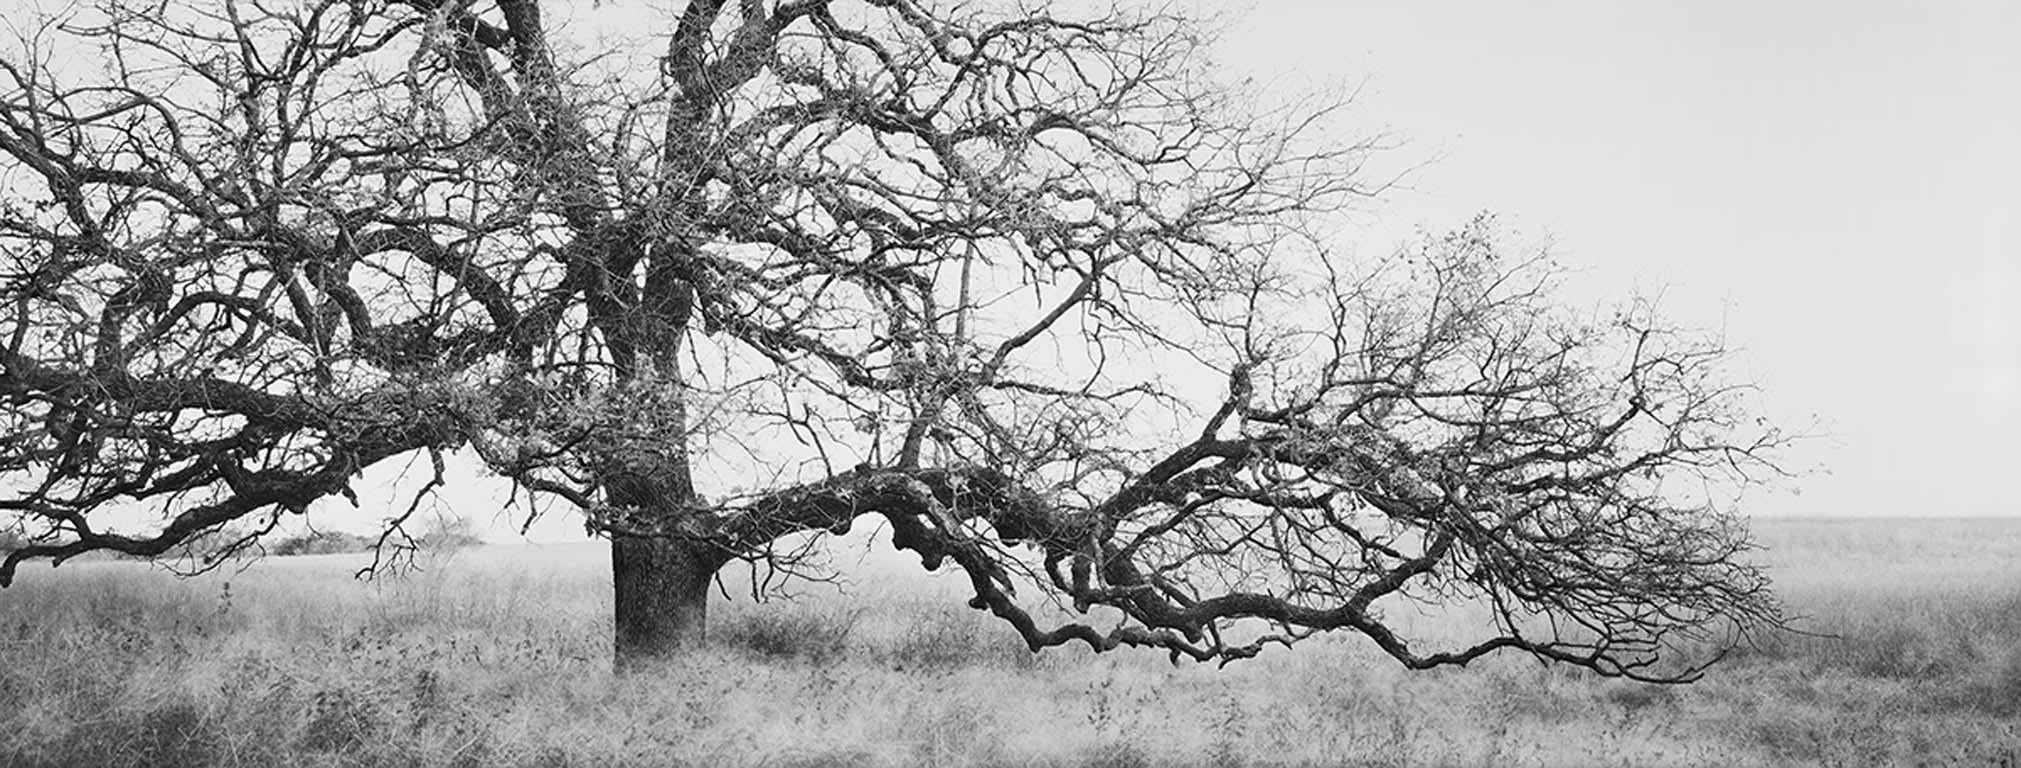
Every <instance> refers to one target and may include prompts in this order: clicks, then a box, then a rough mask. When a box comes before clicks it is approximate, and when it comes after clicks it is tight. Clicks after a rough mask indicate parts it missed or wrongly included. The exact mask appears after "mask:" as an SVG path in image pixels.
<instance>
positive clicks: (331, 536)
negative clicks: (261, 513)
mask: <svg viewBox="0 0 2021 768" xmlns="http://www.w3.org/2000/svg"><path fill="white" fill-rule="evenodd" d="M373 541H374V540H373V539H370V538H366V537H364V536H359V535H357V534H353V533H343V532H340V531H310V532H308V533H304V534H301V535H299V536H289V537H287V538H284V539H281V540H280V541H277V542H275V543H274V545H273V546H272V547H269V548H268V550H267V551H268V552H270V553H272V554H274V555H278V556H280V557H292V556H294V555H329V554H336V553H341V552H364V551H366V550H369V549H371V548H372V544H373Z"/></svg>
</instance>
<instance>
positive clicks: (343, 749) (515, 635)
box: [0, 523, 2021, 767]
mask: <svg viewBox="0 0 2021 768" xmlns="http://www.w3.org/2000/svg"><path fill="white" fill-rule="evenodd" d="M1956 526H1964V527H1963V528H1958V527H1956ZM1973 526H1978V527H1976V528H1974V527H1973ZM1762 530H1763V534H1764V538H1765V539H1766V540H1767V541H1768V543H1769V544H1770V545H1771V546H1773V547H1774V549H1773V550H1772V551H1771V552H1770V553H1768V555H1767V556H1768V557H1770V558H1771V562H1772V563H1774V564H1775V565H1776V566H1777V573H1778V574H1779V575H1780V577H1781V581H1782V582H1783V583H1784V584H1785V592H1786V594H1787V596H1788V598H1789V600H1790V602H1791V605H1792V608H1793V609H1795V610H1796V611H1798V612H1800V613H1803V614H1806V615H1807V616H1808V618H1807V619H1806V620H1805V623H1804V626H1805V627H1806V628H1808V629H1810V630H1812V631H1813V633H1814V634H1811V635H1785V636H1777V637H1773V638H1768V639H1766V640H1765V641H1764V642H1762V643H1760V644H1759V645H1757V646H1756V647H1754V648H1752V649H1750V650H1749V651H1748V652H1746V653H1743V654H1741V655H1740V656H1738V657H1737V658H1735V659H1733V660H1732V662H1731V663H1729V664H1727V665H1726V666H1723V667H1721V668H1718V669H1717V670H1715V672H1714V673H1713V674H1712V675H1711V676H1710V677H1708V678H1707V679H1706V680H1705V681H1703V682H1701V683H1699V684H1696V685H1692V686H1684V687H1651V686H1644V685H1638V684H1631V683H1624V682H1619V681H1609V680H1602V679H1598V678H1595V677H1593V676H1591V675H1587V674H1583V673H1577V672H1574V671H1568V670H1564V669H1560V668H1555V667H1543V666H1539V665H1537V664H1535V663H1534V662H1528V661H1524V660H1522V659H1517V658H1507V657H1503V658H1493V659H1489V660H1487V661H1484V662H1482V663H1477V664H1476V665H1475V666H1473V667H1471V668H1468V669H1464V670H1445V671H1439V672H1433V673H1417V674H1413V673H1408V672H1404V671H1401V670H1398V669H1396V668H1395V666H1394V665H1393V664H1391V663H1389V662H1386V661H1384V660H1383V659H1381V658H1379V657H1378V655H1377V654H1375V653H1372V652H1371V651H1370V649H1369V648H1368V647H1367V646H1366V645H1365V644H1361V643H1356V642H1354V641H1352V639H1351V638H1340V639H1339V640H1335V641H1327V642H1313V643H1309V644H1306V645H1302V646H1301V647H1300V648H1299V649H1298V650H1297V651H1295V652H1290V653H1267V654H1265V655H1264V656H1263V657H1260V658H1258V659H1255V660H1252V661H1250V662H1246V663H1242V664H1236V665H1232V666H1230V667H1229V668H1227V669H1225V670H1216V669H1214V668H1212V667H1207V666H1196V665H1184V666H1178V667H1174V666H1171V665H1169V664H1168V663H1166V661H1165V659H1164V658H1163V657H1162V656H1153V655H1128V654H1111V655H1105V656H1095V655H1092V654H1089V653H1087V652H1085V651H1081V650H1077V649H1071V648H1069V649H1063V650H1060V651H1055V652H1049V653H1048V654H1045V655H1042V656H1038V657H1034V656H1031V655H1030V654H1027V653H1025V652H1024V651H1023V649H1022V648H1021V647H1020V646H1019V645H1018V644H1017V643H1016V642H1015V641H1014V639H1013V638H1012V636H1011V634H1010V633H1009V632H1008V631H1007V630H1005V629H1004V628H1002V627H1000V626H998V625H996V624H995V623H993V622H992V621H991V620H990V619H989V618H988V617H986V616H983V615H980V614H978V613H976V612H974V611H970V610H967V609H965V608H963V607H962V606H961V602H960V600H959V599H957V598H954V597H950V594H951V592H952V590H951V588H950V587H949V586H947V585H946V584H945V583H944V582H941V581H936V580H932V579H923V578H914V577H906V576H901V575H898V574H873V575H872V576H870V577H865V578H863V579H861V580H860V581H859V582H858V583H857V584H856V585H855V587H854V588H853V589H852V593H851V594H847V595H837V594H834V593H831V592H824V591H820V590H808V591H806V593H805V594H803V595H802V596H801V597H799V598H798V599H795V600H791V601H775V602H772V603H767V604H763V605H754V604H752V603H751V602H750V601H748V600H743V599H733V600H725V601H721V602H720V603H719V605H718V607H717V608H716V609H715V611H714V614H715V615H714V616H713V621H714V623H713V626H712V629H711V638H712V640H711V644H710V646H709V647H707V648H704V649H701V650H699V651H697V652H696V653H693V654H691V655H689V656H687V657H684V658H681V659H678V660H675V661H672V662H669V663H667V664H666V665H665V666H664V668H662V669H658V670H654V671H653V672H651V673H649V674H644V675H637V676H632V677H628V678H617V677H614V676H612V675H611V674H610V672H609V669H610V658H609V639H608V638H609V636H610V626H609V619H608V616H609V597H608V594H607V582H606V581H605V579H606V578H607V577H606V576H605V575H604V573H603V571H602V569H603V567H604V560H603V559H602V554H601V551H600V550H598V549H596V548H594V547H589V546H584V547H574V548H561V549H559V550H558V551H559V553H560V554H559V555H557V554H555V552H556V551H557V550H555V549H552V548H550V549H548V550H535V549H530V548H523V547H501V548H491V549H488V550H479V551H472V552H467V553H464V554H462V555H459V556H458V557H457V558H455V559H453V560H449V561H439V562H427V563H424V564H423V565H424V568H425V570H424V571H422V572H420V573H416V574H410V575H408V576H406V577H403V578H398V579H386V580H380V581H377V582H359V581H355V580H352V579H351V578H349V573H350V572H351V571H352V570H353V569H355V567H356V565H357V563H356V562H355V561H354V560H355V559H354V558H346V557H344V556H325V557H309V558H290V559H287V560H273V561H266V562H263V563H261V564H259V565H257V566H255V567H254V568H252V569H250V570H247V571H245V572H243V573H235V574H216V575H212V576H206V577H202V578H196V579H189V580H177V579H174V578H171V577H169V576H167V575H166V574H163V573H159V572H157V571H155V570H154V569H150V568H149V567H147V566H145V565H143V564H138V563H91V564H80V565H74V566H65V567H64V568H63V569H61V570H58V571H56V572H53V573H49V572H36V573H29V574H24V577H23V578H22V579H21V581H20V582H19V583H18V584H17V586H16V587H14V588H12V589H10V590H7V591H6V592H0V765H7V766H97V765H159V766H267V765H304V766H381V765H383V766H416V765H420V766H438V765H439V766H574V765H584V766H590V765H595V766H603V765H615V766H662V765H694V766H717V765H721V766H757V765H787V766H817V765H820V766H827V765H845V766H848V765H857V766H914V765H920V766H924V765H933V766H942V765H948V766H1083V765H1095V766H1202V767H1207V766H1215V767H1222V766H1230V767H1242V766H1266V765H1269V766H1277V765H1284V766H1467V765H1480V766H1489V765H1495V766H1500V765H1532V766H1561V765H1607V766H1624V765H1625V766H1671V765H1705V766H1714V765H1717V766H1727V765H1759V766H1780V765H1916V764H1926V765H1964V764H1975V765H2002V764H2006V765H2014V764H2021V720H2017V718H2021V706H2017V702H2021V573H2017V572H2015V569H2014V568H2012V565H2011V564H2012V563H2014V562H2017V560H2015V559H2011V558H2012V556H2014V555H2016V554H2017V553H2015V552H2013V551H2011V550H2010V546H2012V545H2011V544H2010V542H2012V541H2015V539H2012V538H2010V537H2012V536H2014V535H2016V534H2021V526H2012V525H2009V524H2000V523H1969V524H1968V523H1959V524H1953V527H1942V526H1930V525H1927V524H1926V525H1919V526H1915V527H1913V528H1910V527H1906V526H1904V527H1895V526H1891V525H1889V524H1885V523H1866V524H1860V525H1851V524H1847V525H1846V526H1844V527H1832V525H1830V524H1824V523H1767V524H1765V525H1763V526H1762ZM873 570H874V569H873Z"/></svg>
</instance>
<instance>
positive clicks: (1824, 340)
mask: <svg viewBox="0 0 2021 768" xmlns="http://www.w3.org/2000/svg"><path fill="white" fill-rule="evenodd" d="M1228 14H1229V15H1228V20H1229V22H1230V25H1231V28H1230V31H1229V32H1228V33H1227V35H1226V37H1225V38H1224V39H1223V45H1224V49H1223V50H1224V56H1223V58H1224V60H1226V61H1227V62H1229V63H1230V64H1231V65H1233V66H1237V67H1243V68H1248V69H1252V70H1254V71H1255V72H1257V73H1259V74H1258V76H1259V81H1260V82H1262V83H1264V84H1265V85H1266V87H1276V86H1292V87H1305V86H1306V85H1310V84H1312V83H1315V82H1320V81H1324V80H1327V79H1341V78H1345V79H1348V80H1349V81H1350V82H1362V83H1365V85H1364V87H1363V96H1362V97H1361V99H1360V100H1359V102H1358V103H1359V104H1360V109H1359V110H1358V112H1359V114H1358V115H1357V118H1358V119H1360V120H1362V121H1365V122H1366V125H1367V126H1368V127H1370V128H1387V129H1390V130H1393V131H1395V132H1396V133H1398V134H1399V135H1401V136H1403V137H1405V138H1406V139H1408V145H1407V146H1406V148H1405V149H1404V150H1403V152H1404V153H1405V154H1406V155H1410V156H1412V157H1414V158H1420V159H1424V158H1436V159H1435V160H1434V162H1432V163H1431V164H1430V165H1429V166H1428V167H1427V168H1426V169H1425V170H1424V171H1422V172H1421V173H1420V174H1418V175H1417V176H1416V177H1415V179H1414V181H1413V186H1414V187H1415V190H1414V191H1410V192H1403V193H1398V194H1396V195H1393V196H1392V197H1391V198H1390V199H1389V201H1388V203H1387V204H1385V205H1384V206H1383V207H1381V208H1380V209H1378V210H1377V211H1376V219H1377V221H1376V226H1375V231H1374V233H1372V234H1371V238H1372V240H1371V241H1370V242H1367V243H1363V244H1362V247H1365V248H1375V247H1380V246H1384V245H1387V244H1389V243H1391V242H1394V240H1395V238H1397V237H1400V236H1401V235H1400V234H1398V233H1401V232H1404V231H1407V228H1408V227H1410V226H1412V225H1416V224H1420V223H1421V224H1424V225H1425V226H1428V227H1432V228H1443V227H1448V226H1451V225H1455V224H1457V223H1459V222H1461V221H1463V220H1464V218H1465V217H1466V216H1467V215H1469V214H1470V213H1472V212H1474V211H1477V210H1481V209H1493V210H1496V211H1500V212H1503V213H1504V214H1505V216H1507V217H1509V219H1508V220H1510V221H1512V222H1513V223H1515V224H1517V225H1518V226H1519V227H1520V228H1522V229H1524V230H1526V231H1530V232H1547V233H1549V234H1550V235H1551V236H1552V237H1553V238H1554V239H1555V241H1556V242H1557V244H1558V250H1559V251H1560V252H1561V253H1562V254H1563V255H1564V256H1565V257H1566V260H1567V261H1569V262H1571V263H1573V264H1577V265H1580V266H1583V267H1587V268H1590V270H1591V271H1590V272H1589V274H1588V275H1587V277H1588V278H1589V281H1588V282H1589V284H1591V285H1595V286H1604V287H1605V290H1608V291H1614V292H1622V291H1627V290H1630V289H1634V288H1638V287H1639V288H1641V289H1644V290H1652V291H1653V290H1661V291H1662V292H1663V295H1664V297H1665V298H1664V302H1663V306H1664V307H1666V308H1667V310H1668V311H1669V312H1670V314H1672V315H1673V316H1674V317H1676V318H1678V319H1680V320H1683V321H1686V322H1688V323H1691V324H1694V325H1700V326H1707V327H1714V328H1724V329H1725V331H1726V333H1727V335H1728V338H1729V339H1730V340H1731V341H1732V342H1733V343H1735V344H1736V345H1738V346H1740V347H1743V348H1744V349H1745V351H1746V355H1747V361H1748V365H1749V367H1750V368H1751V369H1752V370H1753V371H1754V372H1755V377H1756V379H1757V380H1758V381H1759V382H1760V383H1761V384H1762V385H1763V386H1764V387H1765V388H1766V389H1767V395H1768V397H1769V398H1770V401H1771V403H1772V406H1773V412H1774V413H1776V414H1778V415H1779V416H1780V417H1781V418H1782V420H1783V421H1784V422H1785V423H1789V424H1798V423H1801V422H1802V421H1804V420H1806V419H1807V417H1808V415H1809V414H1813V413H1815V414H1817V415H1818V416H1819V417H1820V419H1821V420H1822V422H1823V424H1824V425H1825V426H1826V428H1827V429H1828V430H1829V432H1830V433H1831V437H1830V438H1829V439H1826V440H1821V441H1818V442H1817V443H1815V444H1814V445H1812V446H1810V447H1809V448H1808V449H1807V450H1805V451H1803V452H1802V454H1801V456H1800V457H1799V458H1800V461H1801V463H1803V464H1808V465H1822V466H1824V467H1825V468H1827V469H1828V470H1829V474H1826V475H1819V476H1814V477H1810V478H1807V479H1805V480H1803V481H1802V482H1801V483H1800V487H1801V489H1802V493H1801V495H1792V494H1781V495H1775V496H1768V497H1761V498H1753V499H1751V500H1750V505H1749V509H1750V511H1752V512H1754V513H1755V514H1771V515H1774V514H1803V515H1860V516H1865V515H1991V514H2002V515H2013V514H2021V502H2017V501H2016V500H2015V498H2014V496H2013V495H2012V493H2011V492H2010V489H2009V487H2008V486H2009V483H2008V481H2007V478H2009V477H2011V476H2012V475H2013V473H2015V472H2016V470H2017V468H2021V407H2017V405H2016V404H2015V402H2014V401H2015V397H2016V396H2017V395H2021V299H2017V298H2016V297H2015V294H2016V293H2017V292H2021V227H2017V225H2016V219H2017V218H2021V43H2017V40H2021V3H2013V2H2000V1H1988V2H1908V1H1906V0H1903V1H1901V2H1873V1H1871V0H1865V1H1862V2H1830V1H1826V0H1802V1H1796V0H1777V2H1772V3H1743V2H1699V1H1696V0H1694V2H1689V3H1686V2H1664V3H1656V2H1634V3H1623V2H1603V1H1600V0H1592V1H1589V2H1558V1H1553V2H1526V3H1508V2H1485V1H1483V2H1465V3H1459V2H1436V3H1427V2H1405V1H1404V0H1381V1H1379V2H1353V3H1337V2H1317V1H1311V0H1305V1H1295V2H1287V1H1285V0H1273V1H1271V2H1258V3H1255V4H1254V7H1253V8H1250V9H1247V10H1231V11H1229V12H1228ZM1385 232H1387V233H1389V234H1384V233H1385Z"/></svg>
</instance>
